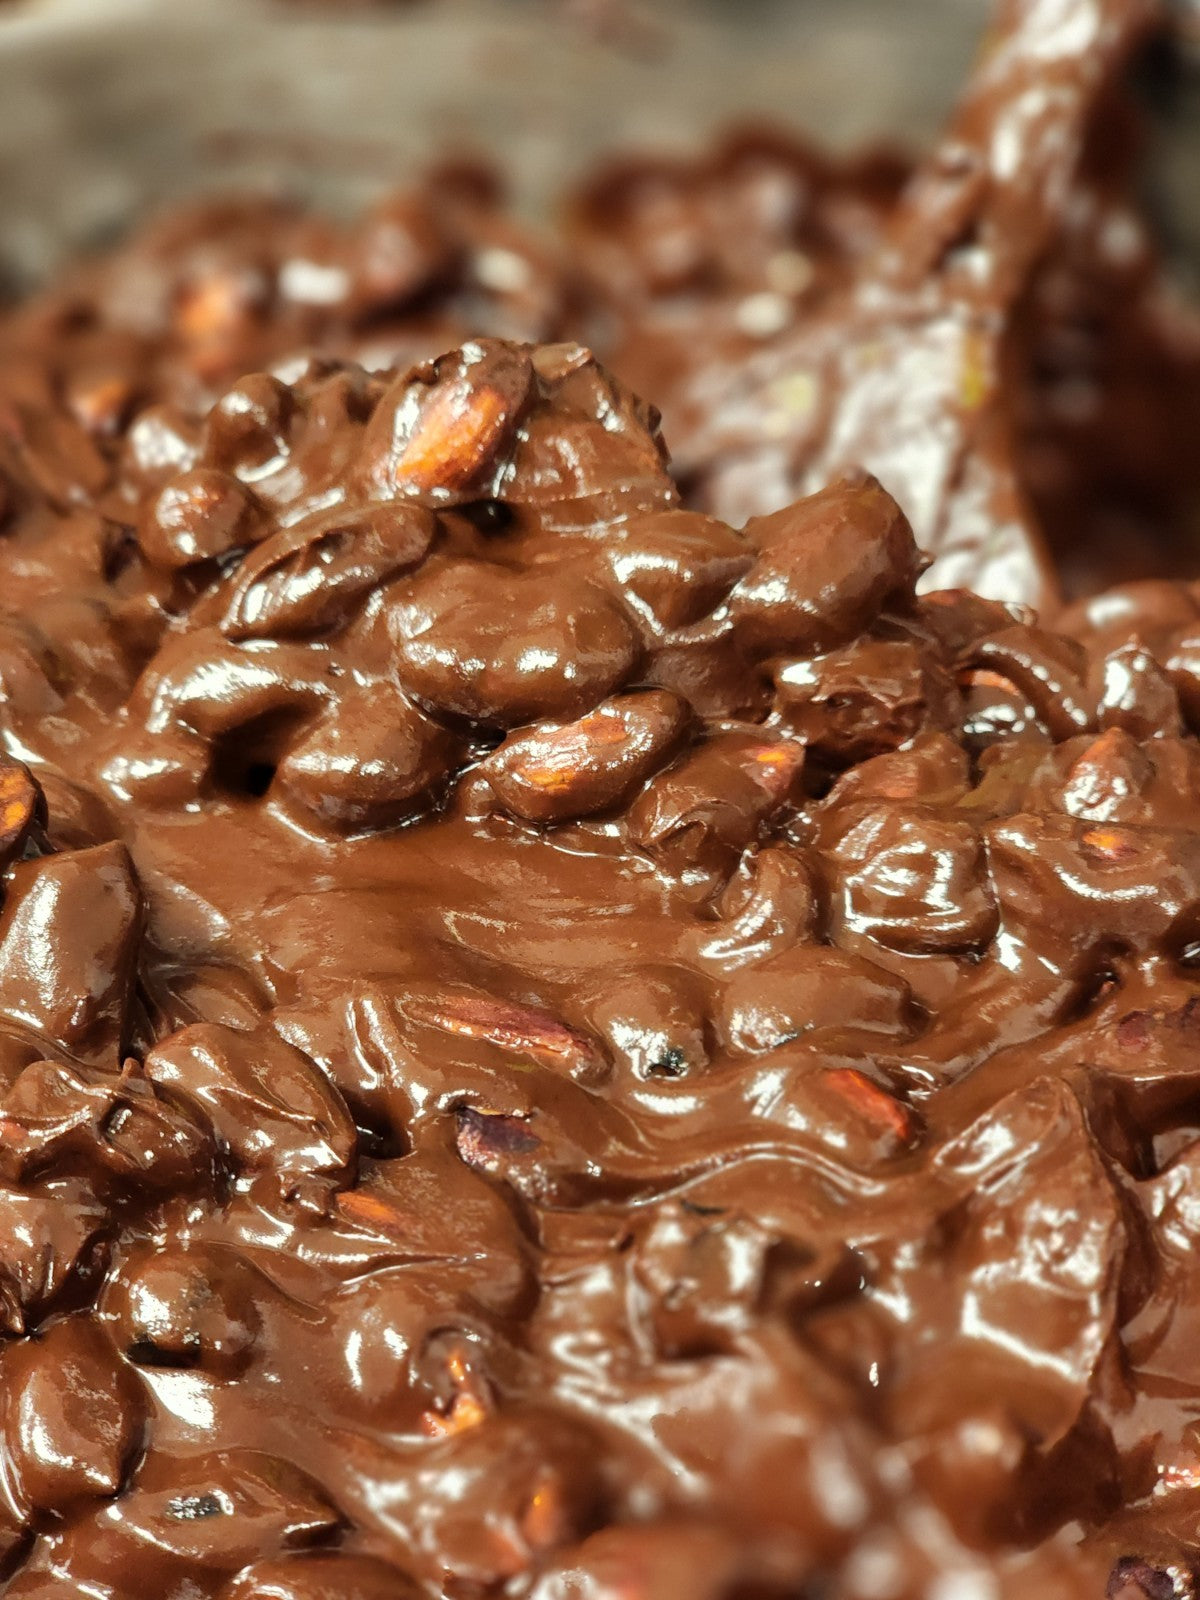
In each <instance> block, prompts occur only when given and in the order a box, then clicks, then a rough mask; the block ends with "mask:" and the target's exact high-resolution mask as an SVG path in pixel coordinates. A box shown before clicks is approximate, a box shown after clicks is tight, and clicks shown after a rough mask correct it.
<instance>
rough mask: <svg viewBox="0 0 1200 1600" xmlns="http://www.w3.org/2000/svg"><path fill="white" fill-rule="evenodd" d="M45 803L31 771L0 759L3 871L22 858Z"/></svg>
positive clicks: (0, 844)
mask: <svg viewBox="0 0 1200 1600" xmlns="http://www.w3.org/2000/svg"><path fill="white" fill-rule="evenodd" d="M39 816H40V817H41V818H42V820H44V819H45V801H44V800H43V798H42V794H41V790H40V788H39V786H38V784H37V782H36V780H35V779H34V778H33V776H32V775H31V773H30V771H29V769H28V767H26V766H24V765H23V764H22V763H21V762H20V761H11V760H9V758H8V757H7V756H0V871H3V869H4V868H5V867H7V866H8V865H9V863H10V862H12V861H15V860H16V859H17V857H18V856H19V855H20V854H21V851H22V850H23V848H24V846H25V841H26V839H28V837H29V834H30V830H31V829H32V828H33V826H34V824H35V823H36V822H37V821H38V819H39Z"/></svg>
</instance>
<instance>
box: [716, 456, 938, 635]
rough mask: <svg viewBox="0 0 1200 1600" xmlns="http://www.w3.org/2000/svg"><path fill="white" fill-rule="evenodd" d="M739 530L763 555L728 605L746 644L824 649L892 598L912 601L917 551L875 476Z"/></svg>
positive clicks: (861, 625)
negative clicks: (744, 531)
mask: <svg viewBox="0 0 1200 1600" xmlns="http://www.w3.org/2000/svg"><path fill="white" fill-rule="evenodd" d="M746 535H747V538H749V539H750V540H751V541H752V542H753V543H756V544H757V545H758V546H759V547H760V551H761V553H760V554H759V556H758V559H757V560H756V561H755V563H754V565H753V566H752V567H751V568H750V571H749V572H747V574H746V575H745V577H744V578H742V579H741V581H740V582H739V583H738V584H737V586H736V587H735V588H734V590H733V592H732V594H731V595H730V596H729V601H728V606H729V616H730V619H731V620H732V622H733V625H734V628H735V630H736V631H737V634H738V637H739V638H740V639H741V640H742V641H743V642H744V643H745V645H746V646H747V648H749V649H751V650H755V651H758V652H759V653H761V654H775V653H781V654H782V653H784V652H786V651H789V650H799V651H810V650H830V649H833V648H834V647H835V646H837V645H841V644H845V643H846V642H847V641H848V640H849V639H852V638H853V637H854V635H855V634H857V633H859V632H861V631H862V630H863V629H864V628H865V627H867V626H868V625H869V624H870V623H871V622H873V621H874V620H875V618H876V617H877V616H878V614H879V613H880V611H882V610H883V608H884V607H885V606H886V605H887V604H888V603H889V602H895V603H898V604H901V605H907V604H911V601H912V592H913V585H914V584H915V583H916V580H917V576H918V574H919V573H920V571H921V558H920V555H919V553H918V551H917V547H916V544H915V542H914V540H913V535H912V529H911V528H910V527H909V525H908V522H907V520H906V518H905V516H904V514H903V512H902V511H901V510H900V508H899V506H897V504H896V502H895V501H894V500H893V499H892V498H891V496H890V495H889V494H888V493H887V492H886V490H884V489H883V488H882V487H881V486H880V485H879V484H878V483H877V482H876V481H875V480H874V479H873V478H866V479H864V480H862V481H861V482H857V483H855V482H844V483H839V484H835V485H834V486H833V487H832V488H831V489H827V490H825V491H824V492H823V493H821V494H816V495H812V496H810V497H809V498H808V499H806V500H800V501H797V502H796V504H795V505H793V506H789V507H788V508H787V510H785V511H780V512H776V513H775V514H774V515H773V516H770V517H760V518H756V519H755V520H753V521H751V522H750V523H748V524H747V527H746Z"/></svg>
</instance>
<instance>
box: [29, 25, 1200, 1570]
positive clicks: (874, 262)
mask: <svg viewBox="0 0 1200 1600" xmlns="http://www.w3.org/2000/svg"><path fill="white" fill-rule="evenodd" d="M1153 21H1154V17H1153V15H1152V14H1151V9H1150V7H1149V6H1148V5H1147V6H1143V5H1141V4H1138V3H1134V0H1057V3H1055V4H1051V5H1047V4H1046V3H1045V0H1038V3H1035V0H1024V3H1021V4H1011V5H1009V6H1007V7H1005V8H1004V10H1003V13H1002V15H1001V17H1000V18H999V20H998V23H997V29H996V33H995V37H994V38H993V40H992V44H991V48H990V51H989V53H988V55H987V57H986V60H985V63H984V65H983V66H982V68H981V75H980V77H979V79H978V81H977V82H976V84H975V85H974V86H973V87H972V89H971V90H970V92H969V93H968V95H967V98H966V100H965V101H964V106H963V109H962V111H961V113H960V116H959V118H958V120H957V122H956V124H955V127H954V129H953V130H952V132H951V134H950V135H948V137H947V141H946V142H945V143H944V144H943V146H942V147H941V148H940V149H939V151H937V152H936V153H935V154H934V155H933V156H932V157H931V158H930V159H929V161H928V162H927V163H926V164H924V165H923V166H922V167H920V168H919V169H918V171H917V175H916V178H915V181H914V182H913V183H911V184H910V183H909V182H908V181H907V180H908V173H907V169H906V167H905V166H904V164H903V163H901V162H899V161H898V160H896V159H894V158H890V157H884V156H873V157H864V158H862V159H859V160H855V161H851V162H844V163H835V162H833V161H830V160H826V159H825V158H822V157H819V156H818V155H816V154H814V153H812V152H809V151H806V150H804V149H803V148H801V147H799V146H794V145H790V144H788V143H786V142H785V141H782V140H780V139H777V138H773V137H770V136H767V135H765V134H752V135H751V134H746V135H742V136H739V137H737V138H735V139H732V140H730V141H729V142H728V143H727V144H726V145H724V146H723V147H722V148H721V149H719V150H718V151H717V152H716V153H715V154H714V155H713V156H711V157H709V158H704V159H703V160H698V161H696V162H695V163H681V164H667V163H662V162H656V161H651V160H646V161H637V162H632V163H628V164H626V165H623V166H622V167H620V168H613V169H611V170H609V171H607V172H605V173H603V174H599V175H597V176H596V177H595V178H594V179H592V180H590V181H589V183H588V185H587V186H586V187H585V188H584V189H583V190H581V192H580V193H579V195H577V196H576V197H575V199H574V200H573V202H572V205H571V207H570V212H569V217H568V222H567V225H566V228H565V230H564V235H563V238H562V240H561V241H560V242H559V243H557V244H550V243H546V242H545V241H541V240H536V239H534V238H532V237H531V236H530V235H529V234H528V233H526V232H524V231H522V230H519V229H517V228H516V227H514V226H513V225H512V224H511V223H510V222H509V221H507V220H506V219H505V217H504V216H503V212H502V208H501V206H500V203H499V199H498V197H497V195H496V194H495V193H494V192H493V190H492V189H491V187H490V186H489V184H488V183H487V181H486V179H485V178H484V177H483V176H482V175H480V174H475V173H472V172H468V171H465V170H458V171H454V172H450V171H443V172H441V173H439V174H437V175H436V177H435V178H433V179H431V180H430V182H429V183H428V184H427V185H426V186H425V187H424V188H423V189H421V190H419V191H415V192H413V193H410V194H407V195H403V196H398V197H394V198H392V199H390V200H388V201H386V202H384V203H382V204H381V205H380V207H379V208H378V210H377V211H376V212H375V213H374V214H373V215H372V216H370V217H368V218H366V219H364V220H363V221H361V222H359V223H357V224H354V225H350V226H347V227H343V228H335V227H333V226H332V225H329V224H326V223H323V222H321V221H319V220H314V219H312V218H309V217H306V216H303V215H301V214H298V213H293V212H289V211H286V210H283V209H281V208H278V207H275V208H271V207H266V206H263V205H258V204H249V203H247V204H235V203H230V204H223V205H214V206H208V207H203V208H200V209H197V210H193V211H192V212H189V213H185V214H181V215H180V216H178V217H176V218H174V219H171V220H168V221H166V222H164V223H162V224H159V225H157V226H156V227H154V228H152V229H150V230H149V231H148V232H146V233H145V234H143V235H142V236H141V237H140V238H139V239H137V240H135V241H134V242H132V243H131V244H130V245H129V246H127V247H125V248H124V249H122V250H121V251H119V252H118V253H117V254H116V255H114V256H113V257H111V258H109V259H107V260H105V261H102V262H98V263H93V264H90V265H87V266H85V267H81V268H80V269H79V270H78V271H77V272H76V273H74V274H73V275H72V276H71V277H70V278H69V279H67V280H65V281H63V282H62V283H60V284H58V285H56V286H53V287H52V288H51V289H49V290H47V291H46V292H45V293H43V294H42V295H40V296H38V297H36V298H35V299H34V300H32V301H31V302H29V303H28V304H27V305H25V306H24V307H21V308H18V309H17V310H15V311H13V312H12V313H11V314H9V315H8V316H7V317H6V319H5V320H4V322H3V324H2V325H0V490H2V496H0V498H2V502H3V519H4V520H3V525H2V527H0V733H2V735H3V749H4V750H5V751H6V752H7V754H6V755H0V870H2V872H3V901H2V904H0V1329H2V1331H3V1334H4V1338H3V1341H2V1342H0V1563H2V1566H0V1572H2V1573H3V1577H4V1581H3V1582H2V1583H0V1589H2V1592H3V1594H4V1595H5V1596H6V1597H11V1600H57V1597H67V1600H69V1597H71V1596H74V1597H76V1600H84V1597H87V1600H135V1597H138V1600H140V1597H145V1596H154V1597H155V1600H218V1597H219V1600H389V1597H390V1600H405V1597H413V1600H419V1597H429V1600H434V1597H438V1596H442V1597H444V1600H501V1597H504V1600H684V1597H687V1600H1029V1597H1031V1596H1036V1597H1038V1600H1100V1597H1103V1596H1108V1597H1109V1600H1168V1597H1172V1596H1175V1597H1185V1596H1191V1597H1193V1600H1194V1597H1195V1596H1196V1594H1197V1593H1198V1592H1200V1431H1198V1430H1200V1363H1198V1360H1197V1355H1196V1346H1195V1337H1196V1328H1197V1310H1196V1308H1197V1306H1198V1305H1200V1277H1198V1274H1200V1266H1198V1265H1197V1262H1200V1251H1198V1249H1197V1245H1198V1244H1200V1209H1198V1208H1197V1203H1196V1198H1195V1196H1196V1182H1197V1181H1200V976H1198V968H1200V827H1198V826H1197V820H1196V819H1197V816H1198V815H1200V811H1198V805H1200V743H1198V741H1197V736H1198V734H1200V584H1196V583H1188V582H1185V581H1173V582H1171V581H1166V580H1162V579H1152V578H1149V577H1147V576H1146V574H1147V573H1149V572H1151V571H1153V570H1154V568H1155V567H1156V566H1158V567H1159V568H1160V569H1161V568H1163V567H1165V566H1167V565H1169V564H1172V563H1174V564H1176V565H1177V566H1178V567H1182V568H1186V567H1187V566H1188V565H1189V552H1188V549H1187V548H1186V547H1185V546H1183V545H1181V530H1182V529H1184V528H1186V527H1187V526H1188V525H1189V523H1188V519H1189V517H1190V516H1191V515H1192V514H1193V512H1194V506H1195V503H1196V494H1197V490H1198V488H1200V483H1198V481H1197V473H1198V471H1200V468H1198V467H1197V459H1198V455H1197V452H1196V451H1195V449H1194V447H1192V445H1191V441H1192V440H1193V439H1194V437H1195V430H1194V427H1193V421H1192V419H1195V418H1196V417H1197V416H1198V414H1200V339H1198V338H1197V335H1196V325H1195V323H1194V320H1193V318H1192V316H1191V314H1190V313H1188V312H1186V311H1184V310H1182V309H1178V308H1175V307H1174V306H1173V305H1172V304H1171V302H1170V301H1169V297H1168V290H1167V289H1166V287H1165V275H1164V273H1163V271H1162V269H1161V267H1160V265H1159V262H1158V259H1157V255H1156V252H1155V251H1154V249H1153V246H1152V244H1151V243H1150V241H1149V237H1148V234H1147V231H1146V227H1145V224H1144V222H1143V221H1142V219H1141V217H1140V214H1139V213H1137V212H1136V211H1135V210H1134V209H1133V205H1132V201H1131V198H1130V193H1131V191H1130V184H1131V182H1132V175H1131V171H1130V163H1128V162H1127V161H1124V160H1120V161H1118V160H1117V159H1116V157H1115V156H1114V154H1113V148H1114V147H1116V148H1118V149H1121V148H1123V147H1124V145H1125V142H1126V141H1125V139H1124V136H1123V133H1122V136H1121V137H1117V134H1118V132H1121V131H1122V130H1127V129H1128V128H1130V127H1131V125H1132V123H1131V120H1130V119H1131V118H1132V117H1133V113H1132V111H1131V110H1130V109H1129V106H1128V103H1127V100H1126V99H1125V97H1124V91H1123V90H1122V88H1121V86H1120V81H1119V73H1120V69H1121V67H1122V65H1123V63H1124V62H1125V61H1126V59H1127V57H1128V55H1129V53H1130V51H1131V50H1132V49H1133V48H1134V46H1135V45H1136V44H1137V42H1138V40H1139V39H1140V38H1142V37H1144V35H1145V31H1146V29H1147V27H1148V26H1149V25H1150V23H1151V22H1153ZM1005 152H1007V154H1005ZM1002 156H1003V160H1002V159H1001V157H1002ZM1169 306H1170V308H1171V309H1170V311H1169V313H1168V309H1167V308H1168V307H1169ZM701 330H703V331H704V336H703V338H701V337H700V332H701ZM580 334H586V336H587V338H588V340H589V342H590V344H593V345H596V346H599V347H600V348H601V349H602V350H604V351H605V352H607V353H608V354H609V355H610V356H611V357H612V360H613V362H614V363H615V366H616V368H617V370H618V371H619V372H620V373H621V374H622V377H614V376H612V375H610V372H609V371H608V370H607V369H606V368H605V367H604V366H603V365H601V364H599V362H598V361H597V359H596V357H595V356H594V355H592V354H591V352H590V350H589V349H588V348H585V347H584V345H583V344H581V343H579V342H576V338H577V337H578V336H579V335H580ZM454 345H458V348H454V349H452V350H451V353H449V354H445V353H439V352H445V350H446V349H447V348H449V347H451V346H454ZM934 357H936V359H934ZM414 362H415V363H416V364H413V363H414ZM247 373H250V374H252V375H250V376H246V375H245V374H247ZM626 376H628V377H632V378H633V379H634V380H635V383H636V385H637V386H638V388H639V390H641V389H647V390H649V392H651V393H653V392H655V385H656V383H657V388H658V393H659V395H660V397H661V399H662V401H663V404H664V406H665V408H666V410H667V413H668V416H669V418H670V419H671V422H672V424H673V425H674V427H675V428H676V430H677V432H678V436H679V438H680V439H681V440H682V441H683V444H682V454H681V458H680V461H681V465H680V466H679V467H678V468H677V469H676V470H675V471H672V470H671V465H670V463H669V460H668V456H667V451H666V448H665V446H664V444H663V440H662V437H661V436H660V432H659V416H658V413H657V412H656V411H655V410H654V409H653V408H652V407H651V406H650V405H648V404H646V403H644V402H643V401H641V400H639V399H636V398H635V397H634V390H633V389H632V388H630V387H627V385H626V383H625V382H624V381H623V378H624V377H626ZM917 379H920V385H917V383H916V380H917ZM764 385H765V388H764ZM781 385H782V388H781V387H780V386H781ZM789 385H790V387H789ZM918 390H919V392H918ZM1082 396H1086V397H1087V404H1084V403H1083V399H1082V398H1081V397H1082ZM1148 396H1152V397H1153V404H1152V405H1151V404H1150V402H1149V400H1148V398H1147V397H1148ZM1189 407H1190V408H1191V409H1188V408H1189ZM1131 419H1138V420H1140V422H1141V424H1142V431H1141V432H1140V433H1137V434H1136V435H1131V433H1130V421H1131ZM1189 429H1190V430H1191V431H1190V432H1189ZM669 436H670V435H668V437H669ZM1106 441H1107V442H1108V443H1107V444H1106ZM1102 445H1104V446H1105V447H1104V448H1101V446H1102ZM1109 446H1111V447H1109ZM852 457H853V458H856V459H851V458H852ZM864 466H865V467H866V468H874V470H875V471H876V472H878V473H879V475H880V477H881V478H882V479H883V480H885V481H886V482H887V487H886V488H885V487H884V486H883V483H882V482H881V481H879V479H877V478H876V477H872V476H871V475H870V474H869V472H868V471H866V470H863V468H864ZM800 490H809V491H812V492H809V493H807V494H806V495H805V496H804V497H802V498H798V499H797V498H794V495H795V494H796V493H797V492H798V491H800ZM889 490H890V491H892V492H889ZM747 495H748V496H749V497H750V500H752V501H756V502H757V503H756V504H755V506H754V509H755V512H756V514H755V515H753V516H752V517H751V518H750V520H749V521H748V522H746V524H745V526H744V527H741V526H734V525H731V523H730V521H728V520H718V517H717V515H715V514H713V512H714V510H717V511H731V510H732V509H733V508H734V505H735V503H740V502H742V501H744V500H745V499H746V497H747ZM893 495H894V496H895V497H893ZM734 520H735V521H737V522H740V521H741V517H740V516H738V517H736V518H735V519H734ZM914 525H915V527H916V528H917V529H918V530H919V535H920V536H919V537H917V534H916V533H915V532H914ZM1106 530H1107V533H1106ZM1133 532H1136V533H1137V535H1138V537H1139V538H1140V539H1141V540H1142V544H1141V549H1142V551H1143V552H1144V555H1143V556H1139V555H1137V553H1136V551H1135V554H1134V556H1133V557H1131V556H1130V553H1129V547H1130V545H1131V544H1133V543H1135V541H1134V539H1133V537H1132V533H1133ZM1043 533H1048V534H1049V537H1050V543H1051V545H1052V546H1055V547H1057V548H1058V549H1060V550H1064V549H1065V550H1067V552H1068V557H1067V559H1068V560H1069V561H1070V563H1071V565H1070V567H1069V570H1068V578H1069V580H1070V583H1071V585H1072V586H1073V587H1076V588H1084V589H1087V590H1093V589H1094V588H1095V587H1096V580H1097V579H1098V578H1099V577H1102V576H1111V574H1112V572H1113V570H1114V567H1113V564H1112V558H1111V557H1110V555H1109V554H1108V553H1107V552H1109V551H1111V550H1113V549H1116V550H1118V551H1119V559H1120V561H1121V562H1122V563H1124V567H1123V571H1122V575H1123V576H1127V575H1130V566H1129V563H1130V562H1131V561H1132V562H1133V563H1134V565H1133V571H1132V576H1135V577H1138V578H1139V581H1133V582H1128V583H1126V584H1125V585H1124V586H1123V587H1120V588H1116V589H1109V590H1108V591H1106V592H1103V593H1100V594H1095V593H1092V594H1090V595H1089V596H1088V597H1085V598H1084V599H1082V600H1080V601H1079V602H1078V603H1076V604H1075V605H1074V606H1072V607H1070V608H1068V609H1065V610H1060V611H1059V612H1058V614H1057V615H1056V616H1055V617H1054V618H1053V619H1051V620H1046V621H1041V622H1039V620H1038V619H1037V618H1036V617H1035V615H1034V614H1033V613H1032V612H1031V611H1029V610H1028V609H1026V608H1025V606H1024V605H1023V604H1021V603H1019V602H1021V601H1022V600H1024V599H1025V598H1027V597H1028V596H1030V595H1037V596H1039V597H1041V598H1043V599H1044V600H1045V602H1046V604H1047V606H1048V607H1050V608H1054V607H1056V606H1057V604H1058V601H1057V595H1056V584H1057V575H1056V571H1055V568H1054V566H1053V565H1052V563H1051V559H1050V557H1049V555H1048V554H1047V553H1046V547H1045V545H1044V544H1043ZM1106 538H1107V540H1108V543H1107V545H1106V543H1105V539H1106ZM1155 539H1157V540H1158V541H1159V543H1158V546H1157V548H1156V547H1155V545H1154V542H1153V541H1154V540H1155ZM1071 541H1073V542H1071ZM922 545H924V546H927V547H929V548H931V550H932V552H933V559H932V565H931V558H930V557H929V556H927V555H924V554H922V553H921V546H922ZM1071 551H1074V552H1075V553H1074V555H1071V553H1070V552H1071ZM1193 570H1194V567H1193ZM949 581H954V582H969V583H973V584H975V585H977V586H982V587H983V588H985V589H987V590H989V591H990V593H989V594H988V595H986V596H985V595H983V594H979V593H972V592H970V590H969V589H968V588H966V587H963V588H948V587H946V584H947V582H949ZM1194 1174H1195V1179H1194V1176H1193V1175H1194Z"/></svg>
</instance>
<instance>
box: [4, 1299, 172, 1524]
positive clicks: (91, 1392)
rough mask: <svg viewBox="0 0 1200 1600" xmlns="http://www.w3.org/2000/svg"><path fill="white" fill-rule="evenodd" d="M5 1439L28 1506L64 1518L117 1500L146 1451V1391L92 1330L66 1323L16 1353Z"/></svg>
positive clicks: (10, 1356) (9, 1373)
mask: <svg viewBox="0 0 1200 1600" xmlns="http://www.w3.org/2000/svg"><path fill="white" fill-rule="evenodd" d="M3 1372H4V1389H5V1398H4V1414H5V1425H4V1437H5V1442H6V1446H7V1452H8V1457H9V1460H10V1462H11V1464H12V1470H13V1473H14V1476H15V1478H16V1482H17V1485H18V1492H19V1494H20V1496H21V1498H22V1499H23V1500H24V1501H25V1503H26V1504H27V1505H29V1506H31V1507H32V1508H34V1509H35V1510H38V1511H52V1512H64V1511H66V1510H68V1509H69V1508H70V1507H72V1506H74V1505H77V1504H78V1503H79V1502H80V1501H86V1500H90V1499H100V1498H105V1497H107V1496H110V1495H115V1494H116V1493H117V1492H118V1490H119V1489H120V1488H121V1486H122V1484H123V1483H124V1481H125V1478H126V1476H127V1474H128V1472H129V1469H130V1467H131V1465H132V1464H133V1462H134V1460H135V1458H136V1456H137V1454H138V1452H139V1451H140V1449H141V1447H142V1442H143V1434H144V1429H145V1422H146V1404H145V1397H144V1395H143V1392H142V1387H141V1384H140V1383H139V1381H138V1379H137V1377H136V1376H135V1374H134V1373H133V1372H132V1371H131V1369H130V1368H129V1367H127V1366H126V1365H125V1363H124V1362H123V1361H122V1360H121V1358H120V1357H119V1356H118V1355H117V1353H116V1352H115V1350H114V1349H113V1347H112V1345H111V1344H109V1342H108V1340H107V1339H106V1338H105V1337H104V1335H103V1334H102V1333H101V1332H100V1331H99V1329H97V1328H96V1327H95V1326H94V1325H93V1324H92V1323H90V1322H87V1321H84V1320H81V1319H79V1318H75V1317H72V1318H68V1319H66V1320H65V1321H62V1322H56V1323H54V1324H52V1325H51V1326H50V1327H48V1328H46V1329H45V1330H44V1331H43V1332H42V1333H41V1334H39V1336H38V1337H37V1338H35V1339H30V1340H26V1341H24V1342H23V1343H21V1344H19V1345H16V1346H14V1347H11V1348H10V1349H9V1351H8V1352H7V1355H6V1359H5V1362H4V1367H3Z"/></svg>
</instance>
